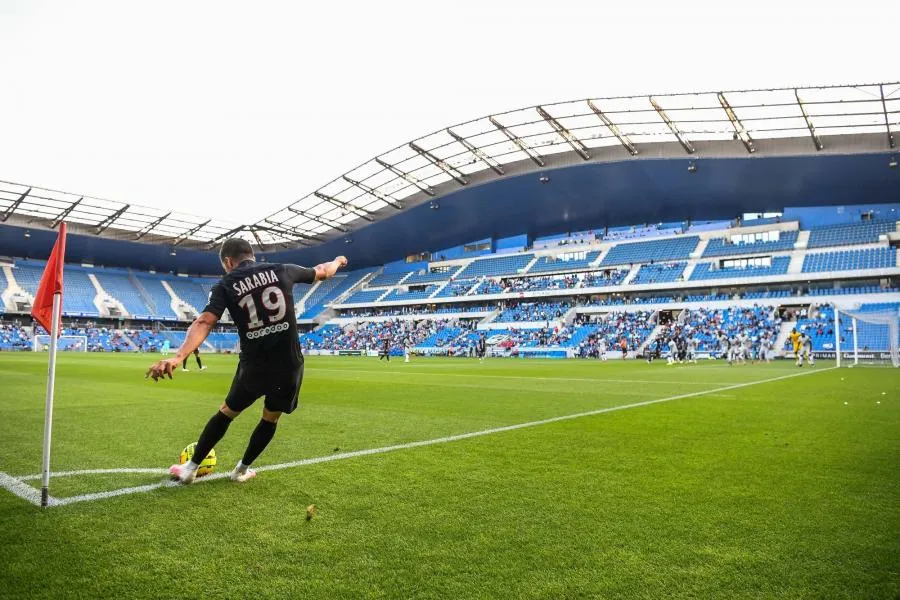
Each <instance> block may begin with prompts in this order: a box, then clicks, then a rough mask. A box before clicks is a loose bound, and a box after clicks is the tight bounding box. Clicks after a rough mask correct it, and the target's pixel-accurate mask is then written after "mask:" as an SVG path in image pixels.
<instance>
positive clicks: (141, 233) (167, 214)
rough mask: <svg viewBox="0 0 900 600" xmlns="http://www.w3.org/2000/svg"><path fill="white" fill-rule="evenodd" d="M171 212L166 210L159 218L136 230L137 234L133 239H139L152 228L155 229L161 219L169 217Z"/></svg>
mask: <svg viewBox="0 0 900 600" xmlns="http://www.w3.org/2000/svg"><path fill="white" fill-rule="evenodd" d="M171 214H172V213H171V212H167V213H166V214H164V215H163V216H161V217H160V218H158V219H156V220H155V221H153V222H152V223H150V224H149V225H147V226H146V227H144V228H143V229H141V230H140V231H138V234H137V236H136V237H135V238H134V239H135V240H139V239H141V238H142V237H144V236H145V235H147V234H148V233H150V232H151V231H153V230H154V229H156V227H157V226H158V225H159V224H160V223H162V222H163V221H165V220H166V219H168V218H169V215H171Z"/></svg>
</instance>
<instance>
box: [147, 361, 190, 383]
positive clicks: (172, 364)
mask: <svg viewBox="0 0 900 600" xmlns="http://www.w3.org/2000/svg"><path fill="white" fill-rule="evenodd" d="M179 362H181V361H179V360H178V359H177V358H164V359H162V360H161V361H158V362H155V363H153V364H152V365H150V368H149V369H147V373H146V374H145V375H144V379H147V378H148V377H151V378H153V381H159V380H160V379H165V378H166V375H168V376H169V379H172V373H173V372H174V371H175V369H176V368H178V363H179Z"/></svg>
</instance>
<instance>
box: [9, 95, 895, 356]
mask: <svg viewBox="0 0 900 600" xmlns="http://www.w3.org/2000/svg"><path fill="white" fill-rule="evenodd" d="M898 121H900V84H896V83H891V84H874V85H861V86H838V87H825V88H807V89H785V90H754V91H734V92H712V93H699V94H678V95H658V96H641V97H628V98H606V99H590V100H579V101H573V102H566V103H558V104H550V105H544V106H538V107H530V108H527V109H522V110H518V111H511V112H508V113H504V114H499V115H492V116H489V117H484V118H482V119H477V120H474V121H471V122H468V123H463V124H459V125H454V126H450V127H448V128H445V129H443V130H441V131H439V132H436V133H433V134H430V135H428V136H424V137H422V138H420V139H417V140H414V141H412V142H410V143H409V144H405V145H403V146H401V147H399V148H395V149H393V150H391V151H389V152H386V153H384V154H382V155H379V156H378V157H376V158H373V159H372V160H371V161H367V162H366V163H364V164H363V165H360V166H358V167H356V168H355V169H353V170H351V171H348V172H347V173H345V174H343V175H342V176H341V177H339V178H337V179H335V180H334V181H332V182H330V183H328V184H327V185H325V186H323V187H322V188H320V189H318V190H316V191H315V192H313V193H312V194H309V195H308V196H306V197H304V198H302V199H300V200H298V201H297V202H294V203H292V204H291V205H289V206H287V207H285V208H284V209H282V210H280V211H277V212H276V213H273V214H272V215H269V216H268V217H267V218H265V219H262V220H260V221H259V222H257V223H254V224H233V223H230V222H228V221H227V220H226V219H221V220H220V219H219V218H218V216H214V217H196V216H189V215H177V214H172V213H167V212H166V211H161V210H159V209H151V208H143V207H136V206H132V205H130V204H126V203H122V202H115V201H109V200H101V199H97V198H90V197H88V196H84V195H81V194H71V193H66V192H59V191H54V190H48V189H42V188H39V187H37V186H30V185H23V184H17V183H10V182H4V183H0V222H2V223H0V255H2V256H3V257H4V258H3V259H2V261H0V262H2V266H0V274H2V276H0V293H2V296H0V297H2V302H3V310H4V312H5V314H6V317H5V319H6V320H7V322H8V324H7V325H6V327H7V329H6V330H5V331H6V333H5V334H4V335H0V348H4V349H11V348H25V347H28V348H31V347H34V344H33V343H31V342H32V340H33V336H34V334H35V332H34V331H33V330H32V329H31V327H30V323H25V322H24V321H23V320H22V319H21V318H20V317H17V315H22V314H25V313H27V311H28V310H29V308H30V303H31V302H32V301H33V295H34V293H35V289H36V284H37V279H38V277H39V275H40V272H41V269H42V260H43V259H45V258H46V255H47V253H48V252H49V249H50V247H51V246H52V242H53V238H54V237H55V235H56V233H55V227H56V225H58V223H59V222H61V221H63V220H65V221H67V222H69V223H70V224H71V230H70V231H71V232H72V233H70V239H69V244H68V259H69V261H71V264H69V265H68V266H67V268H66V290H65V294H64V298H65V305H64V314H65V315H66V316H67V317H68V318H70V319H74V320H77V322H75V323H72V324H71V325H70V329H71V331H77V332H84V333H83V335H84V336H85V339H86V340H87V341H86V345H87V347H89V348H90V349H102V350H119V351H126V350H139V349H142V348H143V349H145V350H150V349H156V348H157V347H158V346H159V345H160V343H161V340H162V339H168V340H169V341H170V343H171V344H172V345H177V344H178V343H180V341H181V339H183V331H182V330H183V328H184V324H185V323H186V322H187V321H189V320H190V319H191V318H193V317H194V316H195V315H196V314H197V312H198V311H199V310H202V308H203V305H204V304H205V299H206V297H207V295H208V291H209V288H210V286H211V285H212V283H213V282H214V281H215V279H214V276H215V275H216V274H217V273H219V271H220V266H219V265H218V260H217V256H216V253H215V248H216V246H217V244H218V243H220V242H221V241H222V240H223V239H225V238H227V237H229V236H233V235H237V236H242V237H245V238H246V239H248V240H250V241H251V242H252V243H253V244H254V245H256V246H257V249H258V257H259V259H260V260H266V261H270V262H275V261H280V262H288V261H289V262H297V263H301V264H315V263H318V262H321V261H323V260H326V259H329V258H331V257H333V256H334V255H336V254H345V255H347V256H348V257H349V259H350V262H351V266H352V269H353V270H351V271H349V272H347V273H344V274H342V275H341V276H339V277H337V278H335V279H333V280H331V281H328V282H320V283H317V284H315V285H312V286H297V289H296V290H295V300H296V303H297V307H298V317H299V319H300V322H301V323H302V324H303V325H304V326H305V329H306V330H308V333H305V334H304V336H303V339H302V342H303V344H304V346H305V347H306V348H307V349H308V350H309V351H313V352H354V353H361V352H368V351H370V350H372V348H373V346H374V345H375V344H376V343H377V342H378V341H380V340H382V339H384V338H388V339H390V340H392V344H393V346H394V349H395V352H399V351H400V347H401V346H402V345H409V346H414V347H416V348H418V350H419V351H421V352H429V353H442V354H444V353H457V352H462V353H465V352H467V349H468V348H469V347H470V346H471V345H472V343H473V341H474V339H476V338H477V337H479V336H482V335H484V336H486V337H488V339H490V340H491V341H492V346H493V347H495V348H496V349H498V350H502V352H503V353H504V354H514V355H523V356H525V355H527V356H571V355H573V354H576V355H577V354H584V349H585V348H586V347H590V348H593V347H595V344H596V343H597V341H598V340H599V339H601V338H602V339H604V340H606V341H607V342H608V344H609V345H610V347H611V346H613V345H614V346H616V347H618V346H619V343H620V342H621V341H622V340H623V339H624V340H625V345H626V348H627V353H626V354H627V355H634V354H635V353H642V352H643V351H644V350H645V349H646V347H647V344H648V343H650V342H651V341H652V340H653V339H655V338H657V337H659V336H660V334H661V333H665V332H667V331H668V330H669V329H670V328H673V327H679V328H685V329H686V330H689V331H694V332H696V333H697V335H698V336H702V338H703V339H702V341H703V344H704V345H705V349H706V350H707V351H712V350H713V349H714V346H715V343H714V340H713V339H712V338H713V333H714V332H715V331H719V330H722V329H727V328H729V327H738V328H741V329H749V330H754V329H755V330H759V329H766V330H768V331H771V332H772V333H773V335H775V336H776V337H777V342H778V343H777V346H778V348H779V349H781V348H783V347H784V345H785V339H786V334H787V332H788V331H789V330H790V329H791V328H792V327H794V326H800V327H801V328H803V329H804V330H809V331H810V332H812V333H815V335H814V336H813V339H814V342H815V347H816V350H818V351H820V352H833V351H834V348H833V346H832V345H831V344H832V343H833V339H834V332H833V331H831V332H830V334H829V327H828V323H829V318H831V319H832V321H831V322H832V324H833V314H832V313H831V312H830V311H832V310H833V307H835V306H837V307H839V308H862V310H867V309H871V310H893V311H896V310H897V308H898V307H900V291H898V285H900V283H898V280H900V266H898V245H900V230H898V220H900V215H898V211H900V168H897V157H896V154H895V142H894V131H896V130H897V128H898V127H900V123H898ZM17 319H18V321H17ZM85 321H90V324H86V323H85ZM9 323H18V324H16V325H15V326H13V325H10V324H9ZM13 327H15V329H13ZM863 334H864V335H863V337H862V340H863V341H864V343H865V347H866V349H867V350H871V351H879V350H884V349H886V348H887V346H888V345H889V344H888V343H887V340H885V339H882V337H883V336H882V335H881V334H880V333H877V332H872V335H871V336H869V335H868V334H867V333H866V332H863ZM75 339H77V338H75ZM76 343H77V342H76ZM236 346H237V338H236V335H235V334H234V333H232V332H229V331H227V330H223V331H221V332H218V333H217V334H216V336H214V337H213V338H212V339H211V340H210V342H209V344H208V348H207V349H218V350H226V351H228V350H234V349H236Z"/></svg>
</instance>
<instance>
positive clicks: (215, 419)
mask: <svg viewBox="0 0 900 600" xmlns="http://www.w3.org/2000/svg"><path fill="white" fill-rule="evenodd" d="M260 395H261V394H260V393H259V391H258V389H256V385H255V382H254V381H253V379H252V374H250V373H248V372H247V370H246V369H245V368H244V367H243V366H242V365H238V368H237V371H236V372H235V374H234V379H233V380H232V382H231V389H230V390H229V391H228V395H227V396H226V397H225V402H224V403H223V404H222V406H221V407H220V408H219V410H218V411H216V414H214V415H213V416H212V417H210V419H209V421H207V423H206V426H205V427H204V428H203V431H202V432H201V433H200V437H199V438H198V439H197V445H196V446H195V447H194V458H192V459H191V460H189V461H188V462H186V463H185V464H183V465H172V466H171V467H169V473H170V474H171V475H173V476H174V477H176V478H177V479H178V480H179V481H180V482H181V483H192V482H193V481H194V479H195V478H196V476H197V468H198V467H199V466H200V462H203V459H204V458H206V456H207V455H208V454H209V453H210V451H212V449H213V448H215V447H216V444H218V443H219V441H220V440H221V439H222V438H223V437H225V433H226V432H227V431H228V427H229V426H230V425H231V422H232V421H233V420H234V418H235V417H237V416H238V415H239V414H241V411H243V410H244V409H246V408H247V407H249V406H250V405H251V404H253V403H254V402H255V401H256V399H257V398H259V397H260ZM195 461H197V462H195Z"/></svg>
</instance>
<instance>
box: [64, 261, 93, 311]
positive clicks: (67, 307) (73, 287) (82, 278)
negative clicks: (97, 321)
mask: <svg viewBox="0 0 900 600" xmlns="http://www.w3.org/2000/svg"><path fill="white" fill-rule="evenodd" d="M96 296H97V289H96V288H95V287H94V284H93V283H91V280H90V279H88V276H87V273H86V272H85V271H84V269H82V268H80V267H69V266H66V268H65V272H64V273H63V314H65V315H70V316H76V317H99V316H100V311H99V310H98V309H97V307H96V306H95V305H94V298H96Z"/></svg>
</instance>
